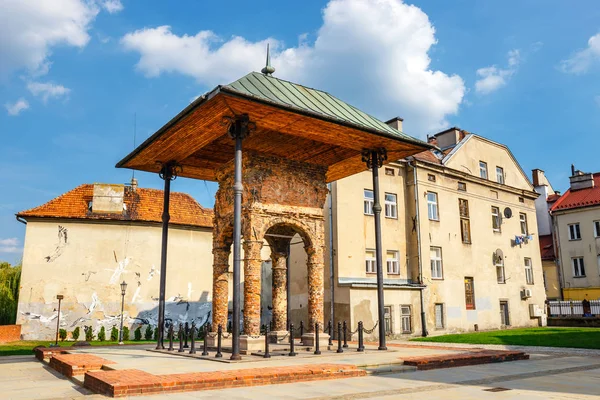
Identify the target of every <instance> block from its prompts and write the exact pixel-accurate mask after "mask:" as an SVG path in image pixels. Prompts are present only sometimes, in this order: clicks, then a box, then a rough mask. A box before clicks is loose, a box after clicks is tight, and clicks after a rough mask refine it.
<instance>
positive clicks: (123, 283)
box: [121, 281, 127, 295]
mask: <svg viewBox="0 0 600 400" xmlns="http://www.w3.org/2000/svg"><path fill="white" fill-rule="evenodd" d="M125 290H127V283H126V282H125V281H123V282H122V283H121V294H122V295H125Z"/></svg>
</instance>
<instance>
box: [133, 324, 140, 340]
mask: <svg viewBox="0 0 600 400" xmlns="http://www.w3.org/2000/svg"><path fill="white" fill-rule="evenodd" d="M133 340H142V327H141V326H138V327H137V328H135V331H133Z"/></svg>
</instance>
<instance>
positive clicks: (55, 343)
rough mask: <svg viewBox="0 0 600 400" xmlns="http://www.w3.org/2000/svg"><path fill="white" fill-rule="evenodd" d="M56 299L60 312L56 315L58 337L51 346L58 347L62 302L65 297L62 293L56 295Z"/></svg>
mask: <svg viewBox="0 0 600 400" xmlns="http://www.w3.org/2000/svg"><path fill="white" fill-rule="evenodd" d="M56 299H57V300H58V314H57V315H56V339H55V340H54V346H50V347H58V332H59V331H60V302H61V301H62V299H64V296H63V295H62V294H58V295H56Z"/></svg>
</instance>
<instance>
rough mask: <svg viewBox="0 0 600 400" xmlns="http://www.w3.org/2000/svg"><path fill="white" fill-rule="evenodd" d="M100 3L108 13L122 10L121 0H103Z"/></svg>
mask: <svg viewBox="0 0 600 400" xmlns="http://www.w3.org/2000/svg"><path fill="white" fill-rule="evenodd" d="M100 4H101V5H102V8H104V9H105V10H106V11H108V12H109V13H110V14H114V13H118V12H119V11H122V10H123V3H121V0H104V1H102V2H101V3H100Z"/></svg>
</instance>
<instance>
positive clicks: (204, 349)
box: [202, 324, 210, 356]
mask: <svg viewBox="0 0 600 400" xmlns="http://www.w3.org/2000/svg"><path fill="white" fill-rule="evenodd" d="M209 332H210V324H206V325H205V328H204V343H202V355H203V356H207V355H208V345H207V344H206V339H208V333H209Z"/></svg>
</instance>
